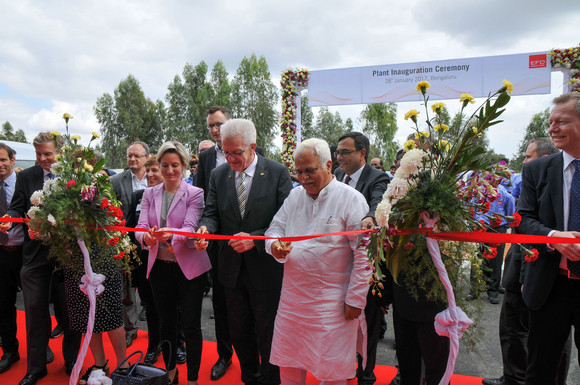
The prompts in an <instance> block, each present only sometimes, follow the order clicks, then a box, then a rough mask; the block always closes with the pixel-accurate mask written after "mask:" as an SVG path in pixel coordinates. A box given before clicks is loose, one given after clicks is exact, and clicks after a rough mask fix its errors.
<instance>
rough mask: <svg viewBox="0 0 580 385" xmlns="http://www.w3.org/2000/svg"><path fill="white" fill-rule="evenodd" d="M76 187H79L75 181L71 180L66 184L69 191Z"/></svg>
mask: <svg viewBox="0 0 580 385" xmlns="http://www.w3.org/2000/svg"><path fill="white" fill-rule="evenodd" d="M76 185H77V182H76V181H74V180H69V181H68V182H67V183H66V188H68V189H71V188H73V187H75V186H76Z"/></svg>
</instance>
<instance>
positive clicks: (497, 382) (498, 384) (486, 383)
mask: <svg viewBox="0 0 580 385" xmlns="http://www.w3.org/2000/svg"><path fill="white" fill-rule="evenodd" d="M481 383H482V384H483V385H517V383H515V382H511V381H508V380H506V379H505V378H504V377H503V376H501V377H500V378H484V379H483V380H481Z"/></svg>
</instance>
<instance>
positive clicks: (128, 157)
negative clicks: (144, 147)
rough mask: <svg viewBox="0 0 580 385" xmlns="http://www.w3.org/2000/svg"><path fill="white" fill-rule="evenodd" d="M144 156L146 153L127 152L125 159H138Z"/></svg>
mask: <svg viewBox="0 0 580 385" xmlns="http://www.w3.org/2000/svg"><path fill="white" fill-rule="evenodd" d="M146 156H147V155H137V154H127V159H131V158H135V159H139V158H143V157H146Z"/></svg>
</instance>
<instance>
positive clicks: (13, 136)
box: [0, 122, 28, 143]
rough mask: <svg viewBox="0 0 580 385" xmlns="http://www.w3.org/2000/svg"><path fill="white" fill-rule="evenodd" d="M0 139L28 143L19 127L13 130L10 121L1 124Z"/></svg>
mask: <svg viewBox="0 0 580 385" xmlns="http://www.w3.org/2000/svg"><path fill="white" fill-rule="evenodd" d="M0 140H10V141H12V142H21V143H28V142H27V141H26V134H25V133H24V131H22V130H21V129H18V130H16V132H14V128H13V127H12V125H11V124H10V122H4V124H2V133H0Z"/></svg>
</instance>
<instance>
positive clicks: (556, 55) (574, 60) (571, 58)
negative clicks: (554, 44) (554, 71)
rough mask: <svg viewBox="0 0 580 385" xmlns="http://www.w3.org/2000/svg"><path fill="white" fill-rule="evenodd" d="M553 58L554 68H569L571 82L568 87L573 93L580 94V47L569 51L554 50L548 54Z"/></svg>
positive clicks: (568, 49) (569, 81)
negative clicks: (579, 58)
mask: <svg viewBox="0 0 580 385" xmlns="http://www.w3.org/2000/svg"><path fill="white" fill-rule="evenodd" d="M548 54H549V55H550V56H551V57H552V58H551V63H552V67H553V68H561V67H564V68H569V69H570V80H568V86H569V87H570V91H571V92H580V60H578V54H580V47H571V48H567V49H553V50H551V51H550V52H549V53H548Z"/></svg>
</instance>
